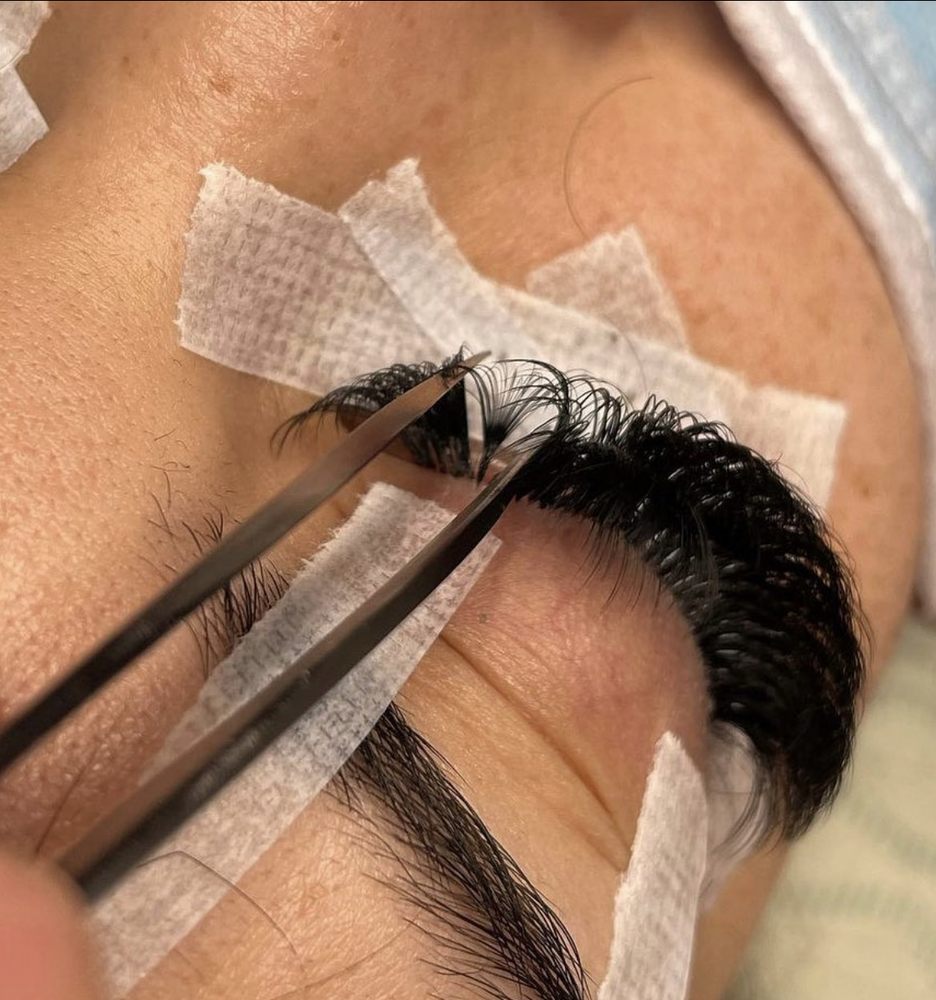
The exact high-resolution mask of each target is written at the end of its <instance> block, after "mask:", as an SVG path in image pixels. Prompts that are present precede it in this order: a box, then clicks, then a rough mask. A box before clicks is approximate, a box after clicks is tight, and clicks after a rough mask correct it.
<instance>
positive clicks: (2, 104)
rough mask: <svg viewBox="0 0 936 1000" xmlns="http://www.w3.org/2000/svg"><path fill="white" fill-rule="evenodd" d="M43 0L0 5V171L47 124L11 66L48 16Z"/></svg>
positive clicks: (46, 128)
mask: <svg viewBox="0 0 936 1000" xmlns="http://www.w3.org/2000/svg"><path fill="white" fill-rule="evenodd" d="M48 14H49V5H48V3H46V2H45V0H9V2H6V3H2V4H0V172H2V171H4V170H6V169H7V167H9V166H11V165H12V164H13V163H14V162H15V161H16V160H18V159H19V158H20V157H21V156H22V155H23V153H25V152H26V150H27V149H29V147H30V146H31V145H32V144H33V143H34V142H36V141H37V140H38V139H41V138H42V137H43V136H44V135H45V134H46V132H47V131H48V127H47V126H46V123H45V119H44V118H43V117H42V113H41V112H40V110H39V108H37V107H36V103H35V101H33V99H32V98H31V97H30V96H29V91H28V90H27V89H26V86H25V84H24V83H23V81H22V80H21V79H20V78H19V74H18V73H17V72H16V69H15V68H14V67H15V66H16V63H17V62H18V61H19V59H20V58H21V57H22V56H23V55H24V54H25V53H26V52H27V51H28V50H29V46H30V44H31V43H32V40H33V38H34V37H35V35H36V32H37V31H38V30H39V27H40V25H41V24H42V22H43V21H44V20H45V19H46V17H48Z"/></svg>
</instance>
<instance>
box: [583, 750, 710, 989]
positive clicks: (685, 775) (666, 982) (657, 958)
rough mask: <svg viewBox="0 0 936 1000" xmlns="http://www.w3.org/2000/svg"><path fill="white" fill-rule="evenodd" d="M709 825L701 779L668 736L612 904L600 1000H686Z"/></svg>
mask: <svg viewBox="0 0 936 1000" xmlns="http://www.w3.org/2000/svg"><path fill="white" fill-rule="evenodd" d="M707 826H708V818H707V807H706V800H705V788H704V786H703V783H702V776H701V775H700V774H699V772H698V771H697V770H696V768H695V765H694V764H693V763H692V761H691V760H690V759H689V755H688V754H687V753H686V751H685V750H684V749H683V748H682V745H681V744H680V742H679V740H678V739H677V738H676V737H675V736H674V735H673V734H672V733H664V734H663V736H662V737H661V738H660V741H659V742H658V743H657V749H656V755H655V757H654V761H653V767H652V769H651V771H650V775H649V777H648V778H647V786H646V790H645V791H644V798H643V804H642V805H641V807H640V815H639V817H638V819H637V835H636V837H635V838H634V849H633V852H632V854H631V859H630V864H629V865H628V868H627V873H626V874H625V875H624V877H623V879H622V880H621V887H620V889H619V890H618V893H617V897H616V898H615V902H614V931H613V934H614V936H613V939H612V944H611V959H610V962H609V965H608V972H607V974H606V975H605V978H604V981H603V982H602V984H601V986H600V988H599V990H598V1000H683V998H684V997H685V996H686V990H687V987H688V984H689V970H690V967H691V965H692V950H693V942H694V940H695V926H696V919H697V917H698V907H699V894H700V892H701V889H702V877H703V875H704V873H705V865H706V830H707Z"/></svg>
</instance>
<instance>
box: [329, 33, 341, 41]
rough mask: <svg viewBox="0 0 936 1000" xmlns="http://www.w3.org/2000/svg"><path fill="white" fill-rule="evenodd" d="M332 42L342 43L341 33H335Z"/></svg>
mask: <svg viewBox="0 0 936 1000" xmlns="http://www.w3.org/2000/svg"><path fill="white" fill-rule="evenodd" d="M331 40H332V41H333V42H340V41H341V32H340V31H333V32H332V35H331Z"/></svg>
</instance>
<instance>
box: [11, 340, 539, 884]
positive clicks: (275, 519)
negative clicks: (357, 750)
mask: <svg viewBox="0 0 936 1000" xmlns="http://www.w3.org/2000/svg"><path fill="white" fill-rule="evenodd" d="M484 357H485V355H484V354H479V355H475V356H474V357H471V358H469V359H467V360H465V361H464V362H462V363H461V364H460V365H459V366H458V367H457V368H456V369H455V370H454V371H446V372H445V373H438V374H435V375H432V376H430V377H429V378H427V379H425V380H424V381H423V382H420V383H419V384H418V385H416V386H414V387H413V388H412V389H410V390H409V391H408V392H406V393H404V394H402V395H401V396H399V397H398V398H397V399H395V400H393V401H392V402H390V403H388V404H387V405H386V406H384V407H383V408H382V409H380V410H378V411H377V412H376V413H375V414H373V415H372V416H371V417H369V418H368V419H367V420H365V421H364V422H363V423H361V424H359V425H358V426H357V427H356V428H355V429H354V430H353V431H351V433H350V434H349V435H348V436H347V437H346V438H344V440H343V441H342V442H341V443H340V444H339V445H337V446H336V447H335V448H333V449H332V450H331V451H329V452H328V453H327V454H326V455H324V456H323V457H322V458H321V459H320V460H319V461H318V462H317V463H315V464H314V465H312V466H310V468H308V469H307V470H306V471H304V472H303V473H301V474H300V475H299V476H298V477H297V478H296V479H295V480H293V482H292V483H290V484H289V485H288V486H287V487H286V488H285V489H284V490H282V491H281V492H280V493H278V494H277V495H276V496H275V497H274V498H273V499H272V500H271V501H270V502H269V503H267V504H266V505H265V506H264V507H262V508H261V509H260V510H259V511H257V512H256V513H255V514H253V516H251V517H250V518H249V519H248V520H247V521H245V522H244V523H243V524H242V525H240V526H239V527H238V528H237V529H236V530H235V531H233V532H232V533H231V534H230V535H228V536H227V537H226V538H225V539H223V540H222V541H221V542H220V543H219V544H218V545H217V546H216V547H215V548H214V549H212V551H211V552H209V553H208V554H207V555H206V556H205V557H204V558H203V559H201V560H199V561H198V562H197V563H196V564H195V565H194V566H192V567H191V568H190V569H189V570H187V571H186V572H185V573H183V575H182V576H181V577H179V579H178V580H176V581H175V583H173V584H172V585H170V586H169V587H167V588H166V589H165V590H164V591H162V593H160V594H159V595H157V597H156V598H154V599H153V600H152V601H151V602H150V603H149V604H148V605H146V606H145V607H144V608H143V609H142V610H141V611H140V612H139V613H137V614H136V615H134V616H133V617H131V618H130V619H129V620H128V621H127V622H126V623H125V624H124V625H123V626H122V627H121V628H119V629H118V630H117V631H116V632H115V633H114V634H113V635H112V636H111V637H110V638H108V639H107V640H105V641H104V642H103V643H102V644H101V645H100V646H98V647H97V648H96V649H95V650H94V651H92V652H91V653H90V654H89V655H88V656H87V657H85V658H84V659H83V660H81V661H80V662H79V663H77V664H76V665H75V666H74V667H73V668H72V670H71V671H69V672H68V673H67V674H66V676H65V677H64V678H63V679H62V680H60V681H59V682H58V683H57V684H55V685H54V686H53V687H52V688H51V689H49V690H48V691H47V692H46V693H45V694H44V695H42V696H41V697H40V698H39V699H38V700H37V701H35V702H34V703H33V704H32V705H31V706H30V707H29V708H27V709H26V710H25V711H24V712H23V713H22V714H21V715H20V716H19V717H18V718H16V719H15V720H14V721H13V722H12V723H11V724H10V725H9V726H8V727H7V728H6V729H5V730H4V731H3V732H0V774H2V772H3V771H4V770H6V769H7V768H8V767H10V765H11V764H13V763H14V762H15V761H16V760H17V759H18V758H19V757H20V756H21V755H22V754H24V753H25V752H26V751H27V750H29V749H30V748H31V747H33V746H34V745H35V744H36V743H37V742H38V741H39V740H40V739H42V738H43V737H45V736H46V735H47V734H48V733H49V731H50V730H51V729H52V728H53V727H55V726H57V725H58V724H59V723H60V722H61V721H62V720H63V719H65V718H66V717H67V716H68V715H70V714H71V713H72V712H74V711H75V710H76V709H77V708H79V707H80V706H81V705H82V704H84V703H85V702H86V701H87V700H88V699H89V698H90V697H91V696H92V695H93V694H94V693H95V692H97V691H98V690H99V689H100V688H101V687H103V685H105V684H106V683H108V682H109V681H111V680H113V679H114V678H115V677H116V676H118V674H120V673H121V672H122V671H123V670H124V669H125V668H126V667H127V666H128V665H129V664H130V663H131V662H132V661H133V660H134V659H135V658H136V657H138V656H139V655H140V654H141V653H143V652H145V651H146V650H147V649H148V648H149V647H150V646H152V645H153V643H155V642H156V641H157V640H158V639H159V638H160V637H161V636H163V635H165V634H166V632H168V631H169V630H170V629H171V628H173V627H174V626H175V625H176V624H178V622H180V621H181V620H182V619H183V618H184V617H185V616H186V615H188V614H189V613H191V612H192V611H194V610H195V609H196V608H197V607H198V606H199V605H200V604H202V603H203V602H204V601H205V600H206V599H207V598H208V597H210V596H211V595H212V594H213V593H214V592H215V591H217V590H218V589H219V588H220V587H222V586H223V585H224V584H225V583H226V582H227V581H229V580H230V579H231V578H232V577H234V576H235V575H236V574H237V573H239V572H240V571H241V570H243V569H244V568H245V567H247V566H248V565H249V564H250V563H251V562H252V561H253V560H254V559H256V558H257V557H258V556H260V555H261V554H262V553H263V552H265V551H266V550H267V549H268V548H270V546H271V545H273V544H274V542H276V541H277V540H278V539H280V538H281V537H283V536H284V535H285V534H286V533H287V532H289V531H290V530H291V529H292V528H293V527H295V526H296V525H297V524H298V523H299V522H300V521H301V520H303V519H304V518H305V517H307V516H308V515H309V514H311V513H312V512H313V511H314V510H315V509H316V508H318V507H319V506H321V504H322V503H324V502H325V501H326V500H327V499H328V498H329V497H331V496H332V495H333V494H334V493H336V492H337V491H338V490H339V489H340V488H341V487H342V486H343V485H345V484H346V483H347V482H348V481H349V480H350V479H351V478H352V477H353V476H354V475H355V474H356V473H357V472H359V471H360V470H361V469H362V468H363V467H364V466H365V465H366V464H367V463H368V462H370V461H371V460H372V459H373V458H374V457H376V456H377V455H378V454H379V453H380V452H381V451H383V450H384V449H385V448H386V447H387V446H388V445H389V444H390V443H391V442H392V441H393V440H394V438H396V437H397V435H399V434H400V433H401V432H402V431H404V430H405V429H406V428H407V427H408V426H409V425H410V424H411V423H413V422H414V421H415V420H417V419H419V417H421V416H422V415H423V414H425V413H426V412H427V411H428V410H429V409H430V408H431V407H432V406H433V405H434V404H435V403H437V402H438V401H439V400H440V399H441V398H442V397H443V396H444V395H445V394H446V393H447V392H449V391H450V390H451V389H452V388H453V387H454V386H455V385H457V384H458V383H459V382H460V381H461V380H462V379H464V377H465V376H466V375H467V373H468V372H469V371H470V370H471V369H472V368H473V367H474V366H475V365H477V364H478V362H479V361H481V360H482V359H483V358H484ZM528 457H529V455H528V454H523V455H517V456H515V457H514V458H513V460H512V461H509V462H508V463H507V464H506V465H505V467H504V468H503V469H502V470H501V471H500V472H499V473H498V474H497V475H496V476H494V477H493V478H492V479H491V480H490V482H489V483H488V484H487V485H486V486H485V488H484V489H483V490H482V491H481V492H480V493H478V494H477V496H476V497H475V498H474V499H473V500H472V501H471V502H470V503H469V504H468V505H467V506H466V507H465V508H464V509H463V510H462V511H461V512H460V513H459V514H457V515H456V516H455V517H454V519H453V520H452V521H450V522H449V523H448V524H447V525H446V526H445V527H444V528H443V529H442V530H441V531H440V532H439V533H438V534H437V535H436V536H435V537H434V538H433V539H432V540H431V541H430V542H429V543H428V544H427V545H426V546H425V547H423V548H422V549H421V550H420V551H419V552H418V553H417V554H416V555H415V556H414V557H413V558H412V559H410V560H409V561H408V562H407V563H406V564H405V565H404V566H403V567H402V568H401V569H400V570H398V571H397V572H396V573H395V574H394V575H393V576H392V577H391V578H390V579H389V580H388V581H387V582H386V583H385V584H383V586H381V587H380V588H379V589H378V590H377V591H375V592H374V593H373V594H372V595H371V597H370V598H368V600H366V601H365V602H364V603H363V604H362V605H361V606H360V607H358V608H357V609H356V610H355V611H353V612H352V613H351V614H350V615H349V616H348V617H347V618H345V619H344V620H343V621H341V622H340V623H339V624H338V625H337V626H336V627H335V628H334V629H332V631H331V632H329V633H328V634H327V635H326V636H325V637H324V638H322V639H321V640H320V641H319V642H317V643H316V644H315V645H314V646H313V647H312V648H311V649H309V650H307V651H306V652H305V653H304V654H303V655H302V656H300V657H299V658H298V659H296V660H295V661H294V662H293V663H292V664H291V665H290V666H289V667H288V668H287V669H286V670H285V671H283V672H282V673H281V674H280V675H279V676H278V677H277V678H276V679H275V680H274V681H273V682H272V683H271V684H269V685H268V686H267V687H265V688H263V689H262V690H261V691H260V692H258V693H257V694H256V695H255V696H254V697H253V698H251V699H250V700H249V701H247V702H246V703H245V704H243V705H242V706H241V707H240V708H238V709H237V710H236V711H235V712H233V713H232V714H231V715H230V716H228V717H227V718H226V719H224V721H223V722H221V723H220V724H219V725H217V726H216V727H215V728H214V729H212V730H210V731H209V732H208V733H206V734H205V735H204V736H203V737H201V738H200V739H199V740H197V741H196V742H195V743H193V744H192V745H191V746H190V747H189V748H188V749H187V750H186V751H184V752H183V753H182V755H181V756H179V757H177V758H176V759H175V760H173V761H172V762H171V763H170V764H169V765H167V766H166V767H165V768H163V769H162V770H160V771H159V772H157V773H156V774H155V775H153V776H152V777H151V778H149V779H147V780H146V781H144V782H143V784H141V785H140V786H139V787H138V788H137V790H136V791H135V792H134V793H133V794H131V795H130V796H129V797H128V798H127V799H125V800H124V801H123V802H122V803H121V804H120V805H118V806H117V808H116V809H115V810H114V811H113V812H111V813H110V814H109V815H107V816H106V817H104V818H103V819H102V820H101V821H100V822H98V823H97V824H96V825H95V826H94V827H93V828H92V829H91V830H90V831H89V832H88V833H87V834H86V835H85V836H84V837H83V838H82V839H81V840H80V841H79V842H78V843H77V844H75V845H74V846H73V847H71V848H70V849H69V850H68V851H67V852H66V853H65V854H64V855H62V856H61V857H60V858H58V859H57V860H58V863H59V864H60V866H61V867H62V868H63V869H64V870H65V871H66V872H67V873H68V874H69V875H71V876H72V877H73V878H74V879H75V881H76V882H77V883H78V885H79V887H80V888H81V889H82V890H83V891H84V893H85V895H86V896H87V897H88V898H89V899H91V900H94V899H97V898H99V897H100V896H101V895H103V894H104V893H105V892H107V891H108V890H109V889H110V888H111V887H112V886H113V885H114V884H115V883H116V882H117V881H119V879H121V878H122V877H123V876H124V875H125V874H126V873H127V872H128V871H129V870H130V869H131V868H133V867H134V866H135V865H137V864H138V863H139V862H140V861H142V860H143V859H144V858H145V857H146V856H147V855H148V854H150V853H151V851H152V850H153V849H154V848H155V847H157V846H158V845H159V843H161V842H162V841H163V840H164V839H165V838H166V837H167V836H169V835H170V834H171V833H172V832H173V831H174V830H176V829H177V828H178V827H179V826H181V824H182V823H183V822H185V820H186V819H188V818H189V817H190V816H191V815H192V814H193V813H194V812H196V811H197V810H198V809H199V808H200V807H201V806H202V805H203V804H204V803H205V802H207V801H208V800H209V799H210V798H211V797H212V796H213V795H214V794H215V793H217V792H218V791H219V790H220V789H221V788H223V787H224V786H225V785H226V784H227V783H228V782H229V781H230V780H231V779H233V778H234V777H236V775H238V774H239V773H240V772H241V771H242V770H243V769H244V768H245V767H246V766H247V765H248V764H249V763H250V762H251V761H252V760H253V759H254V758H255V757H257V756H258V755H259V754H260V753H261V752H262V751H263V750H264V749H265V748H266V747H267V746H269V745H270V743H272V742H273V741H274V740H275V739H276V738H277V737H278V736H279V735H280V734H281V733H282V732H283V731H284V730H286V729H287V728H288V727H289V726H290V725H292V723H294V722H295V721H296V720H297V719H299V718H300V717H301V716H302V715H303V714H304V713H305V712H307V711H308V710H309V709H310V708H312V707H313V706H314V705H315V704H316V703H317V702H319V701H320V700H321V699H322V698H323V697H324V696H325V695H326V694H327V693H328V692H329V691H330V690H331V689H332V688H333V687H334V686H335V685H336V684H337V683H338V682H339V681H340V680H341V679H342V678H343V677H345V676H346V675H347V674H348V673H349V672H350V670H351V669H352V668H353V667H354V666H355V665H356V664H357V663H358V662H359V661H360V660H361V659H362V658H363V657H364V656H366V655H367V654H368V653H369V652H370V651H371V650H372V649H373V648H374V647H375V646H376V645H377V644H378V643H379V642H381V640H382V639H383V638H384V637H385V636H387V635H388V634H389V633H390V632H392V631H393V629H394V628H395V627H396V626H397V625H399V624H400V622H402V621H403V619H404V618H406V616H407V615H408V614H410V612H411V611H413V610H414V609H415V608H416V607H417V606H418V605H419V604H420V603H421V602H422V601H423V600H425V598H426V597H428V596H429V594H431V593H432V591H433V590H435V588H436V587H438V586H439V584H440V583H442V581H443V580H445V578H446V577H447V576H448V575H449V574H450V573H452V572H453V570H455V568H456V567H457V566H458V565H459V564H460V563H461V562H462V561H463V560H464V559H465V558H466V557H467V556H468V555H469V554H470V553H471V551H472V550H473V549H474V548H475V546H476V545H478V543H479V542H480V541H481V540H482V539H483V538H484V537H485V535H486V534H487V533H488V532H489V531H490V530H491V528H492V527H493V526H494V524H495V523H496V521H497V519H498V518H499V517H500V515H501V514H502V513H503V511H504V509H505V508H506V506H507V505H508V503H509V502H510V500H511V498H512V491H511V488H510V487H511V482H512V480H513V479H514V477H515V476H516V474H517V472H518V471H519V470H520V468H521V467H522V465H523V464H525V462H526V460H527V458H528Z"/></svg>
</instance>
